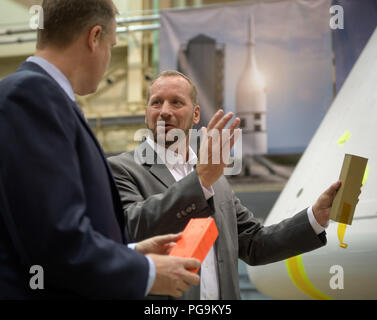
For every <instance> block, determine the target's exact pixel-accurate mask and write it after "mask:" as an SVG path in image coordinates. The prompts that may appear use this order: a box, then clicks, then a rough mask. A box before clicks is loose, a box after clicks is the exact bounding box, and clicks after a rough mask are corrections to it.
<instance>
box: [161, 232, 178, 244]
mask: <svg viewBox="0 0 377 320" xmlns="http://www.w3.org/2000/svg"><path fill="white" fill-rule="evenodd" d="M181 237H182V233H176V234H173V233H171V234H166V235H163V236H157V237H156V241H157V243H158V244H159V245H163V244H168V243H170V242H177V241H178V240H179V239H180V238H181Z"/></svg>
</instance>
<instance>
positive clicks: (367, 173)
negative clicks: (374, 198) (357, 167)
mask: <svg viewBox="0 0 377 320" xmlns="http://www.w3.org/2000/svg"><path fill="white" fill-rule="evenodd" d="M368 175H369V166H367V167H366V168H365V172H364V176H363V181H362V182H361V184H362V185H364V184H365V182H367V180H368Z"/></svg>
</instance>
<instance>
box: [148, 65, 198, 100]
mask: <svg viewBox="0 0 377 320" xmlns="http://www.w3.org/2000/svg"><path fill="white" fill-rule="evenodd" d="M163 77H182V78H184V79H186V80H187V82H188V83H189V84H190V86H191V92H190V98H191V102H192V104H193V105H194V106H196V105H197V104H198V90H197V89H196V86H195V84H194V82H193V81H192V80H191V79H190V78H189V77H188V76H186V75H184V74H183V73H181V72H179V71H176V70H166V71H162V72H160V73H159V74H158V75H157V77H156V78H154V79H153V81H152V83H151V84H150V86H149V87H148V89H147V104H148V103H149V99H150V92H151V87H152V86H153V84H154V83H155V82H156V81H157V80H158V79H160V78H163Z"/></svg>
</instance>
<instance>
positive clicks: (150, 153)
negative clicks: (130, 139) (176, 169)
mask: <svg viewBox="0 0 377 320" xmlns="http://www.w3.org/2000/svg"><path fill="white" fill-rule="evenodd" d="M134 157H135V161H136V162H138V163H139V164H141V165H143V166H147V167H149V172H150V173H152V174H153V175H154V176H155V177H156V179H158V180H159V181H160V182H161V183H162V184H164V185H165V186H166V187H167V188H169V187H170V186H171V185H172V184H173V183H175V182H176V181H175V178H174V177H173V175H172V174H171V173H170V171H169V169H168V168H167V167H166V165H165V164H164V163H163V161H162V160H161V158H159V157H158V155H157V153H156V152H155V151H154V150H153V148H152V147H151V146H150V145H149V143H148V142H146V141H144V142H142V143H141V144H140V145H139V146H138V147H137V148H136V149H135V153H134Z"/></svg>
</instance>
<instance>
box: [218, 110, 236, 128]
mask: <svg viewBox="0 0 377 320" xmlns="http://www.w3.org/2000/svg"><path fill="white" fill-rule="evenodd" d="M233 116H234V114H233V112H229V113H227V114H226V115H225V116H224V117H223V118H222V119H221V120H220V121H219V122H217V124H216V125H215V129H217V130H219V131H221V130H223V129H224V128H225V126H226V124H227V123H228V122H229V120H230V119H232V118H233Z"/></svg>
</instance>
